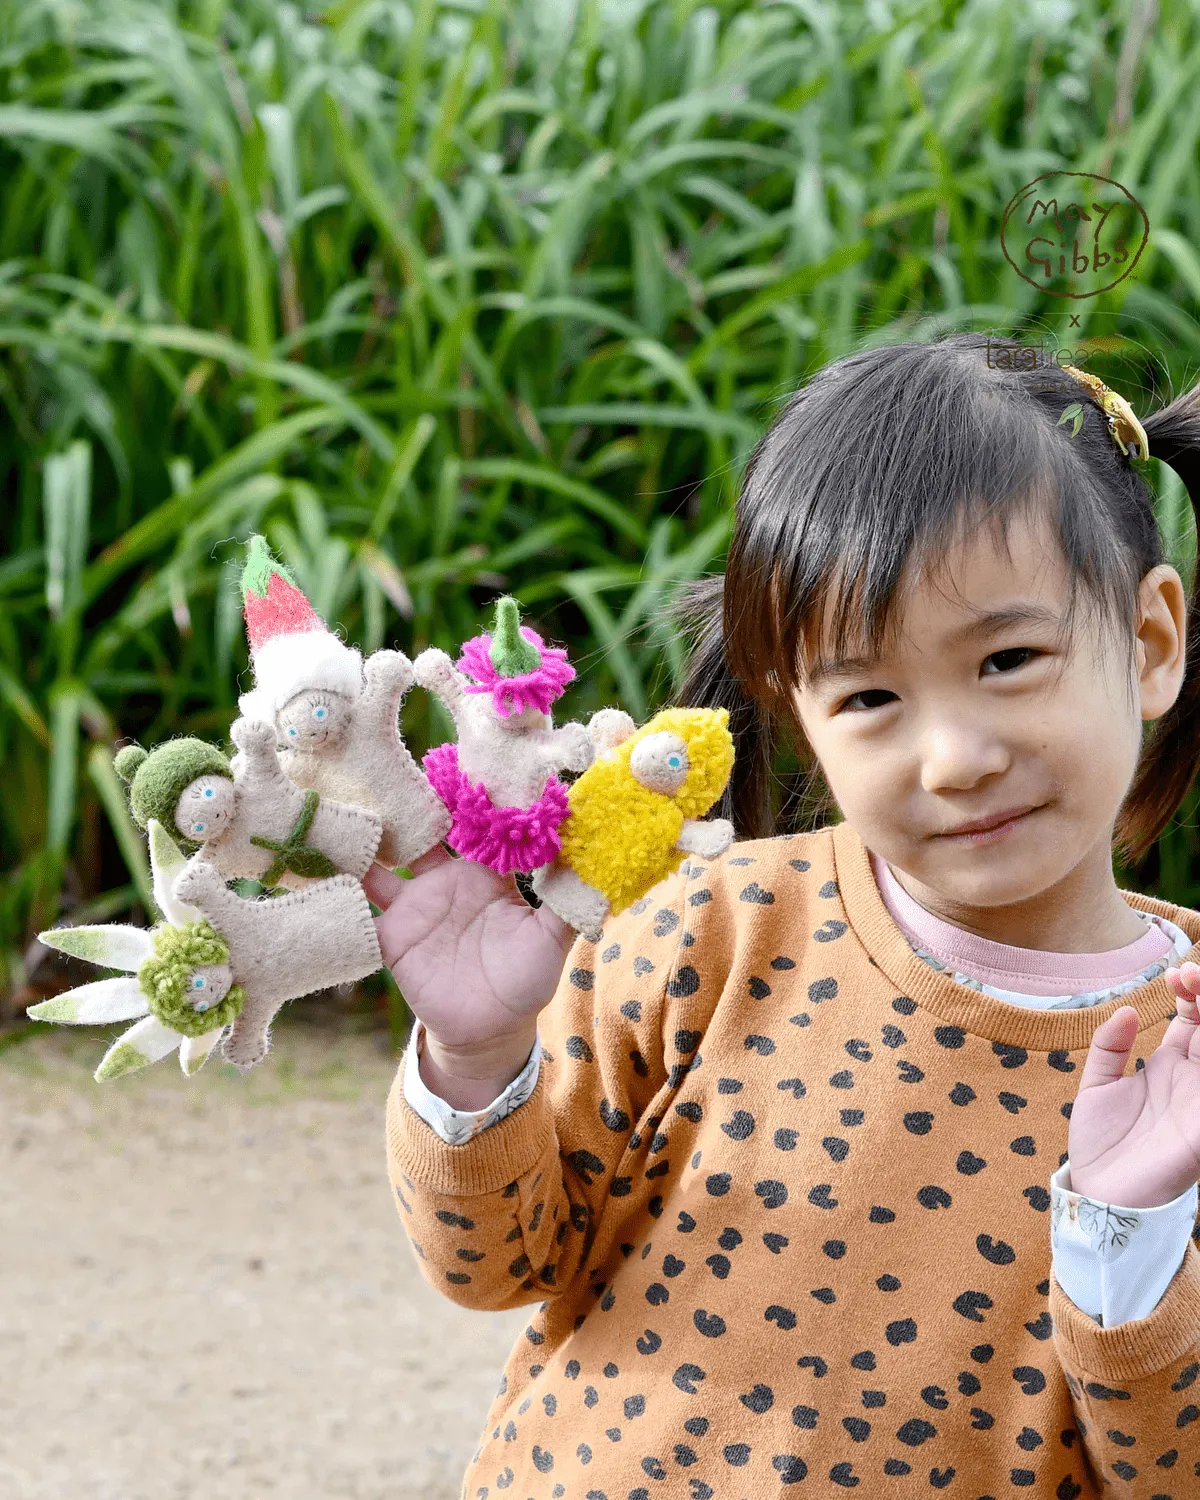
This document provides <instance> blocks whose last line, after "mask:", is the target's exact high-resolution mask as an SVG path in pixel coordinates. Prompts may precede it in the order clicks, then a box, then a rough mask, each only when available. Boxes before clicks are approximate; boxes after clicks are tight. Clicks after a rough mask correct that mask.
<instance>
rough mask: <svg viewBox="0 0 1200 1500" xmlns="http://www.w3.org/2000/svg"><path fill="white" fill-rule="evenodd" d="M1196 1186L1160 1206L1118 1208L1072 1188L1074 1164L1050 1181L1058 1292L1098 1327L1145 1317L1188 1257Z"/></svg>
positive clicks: (1051, 1237) (1194, 1210) (1115, 1324)
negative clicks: (1186, 1256) (1066, 1297)
mask: <svg viewBox="0 0 1200 1500" xmlns="http://www.w3.org/2000/svg"><path fill="white" fill-rule="evenodd" d="M1196 1201H1197V1188H1196V1184H1195V1183H1193V1184H1192V1185H1191V1187H1190V1188H1188V1189H1187V1190H1186V1191H1185V1192H1182V1193H1180V1195H1179V1196H1178V1198H1173V1199H1172V1200H1171V1202H1170V1203H1163V1204H1160V1205H1159V1206H1158V1207H1157V1208H1121V1207H1118V1206H1117V1205H1115V1204H1111V1203H1100V1202H1098V1201H1097V1200H1096V1199H1094V1198H1085V1197H1084V1196H1083V1194H1082V1193H1077V1192H1074V1191H1073V1190H1072V1188H1071V1163H1070V1162H1069V1161H1065V1162H1064V1163H1063V1164H1062V1166H1061V1167H1059V1169H1058V1171H1057V1172H1055V1173H1054V1175H1053V1176H1052V1177H1051V1178H1050V1247H1051V1254H1052V1261H1053V1267H1054V1275H1055V1278H1056V1280H1057V1281H1058V1284H1059V1286H1061V1287H1062V1289H1063V1291H1064V1292H1066V1294H1067V1296H1068V1297H1070V1299H1071V1301H1072V1302H1074V1304H1075V1306H1076V1307H1078V1308H1079V1309H1080V1310H1081V1311H1082V1312H1085V1313H1087V1314H1088V1316H1089V1317H1091V1318H1094V1319H1095V1320H1096V1321H1097V1322H1098V1323H1099V1324H1100V1325H1101V1327H1102V1328H1115V1327H1116V1326H1117V1325H1118V1324H1119V1323H1130V1322H1132V1321H1133V1320H1134V1319H1136V1318H1144V1317H1146V1316H1148V1315H1149V1314H1150V1313H1152V1312H1153V1311H1154V1309H1155V1308H1156V1307H1157V1306H1158V1303H1159V1301H1160V1299H1161V1298H1162V1294H1163V1293H1164V1292H1165V1291H1166V1289H1167V1286H1168V1285H1169V1284H1170V1281H1171V1278H1172V1277H1173V1276H1174V1275H1175V1272H1176V1271H1178V1269H1179V1267H1180V1265H1181V1263H1182V1261H1183V1257H1184V1255H1185V1254H1186V1253H1187V1246H1188V1240H1189V1239H1190V1238H1191V1234H1192V1229H1193V1227H1194V1225H1195V1220H1196Z"/></svg>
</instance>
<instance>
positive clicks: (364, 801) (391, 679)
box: [238, 536, 450, 867]
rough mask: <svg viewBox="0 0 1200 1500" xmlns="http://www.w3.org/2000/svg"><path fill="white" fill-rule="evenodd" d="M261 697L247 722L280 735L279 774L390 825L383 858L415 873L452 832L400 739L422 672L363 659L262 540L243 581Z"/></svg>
mask: <svg viewBox="0 0 1200 1500" xmlns="http://www.w3.org/2000/svg"><path fill="white" fill-rule="evenodd" d="M242 600H243V604H244V608H245V617H246V634H247V636H248V637H249V641H250V655H251V662H252V665H253V668H254V688H253V689H252V690H251V691H250V692H248V693H243V694H242V696H241V698H240V699H239V700H238V703H239V707H240V709H241V711H242V714H243V716H244V717H245V718H246V719H253V720H263V721H265V722H267V723H269V724H271V725H273V726H274V729H275V734H276V743H277V745H278V746H279V747H280V764H281V765H282V767H283V770H284V773H285V775H286V776H287V777H288V778H289V780H291V781H293V782H294V783H295V784H296V785H297V786H298V787H301V788H303V789H304V790H310V791H315V792H318V793H319V794H320V795H321V797H322V798H326V797H329V798H336V799H337V800H338V801H339V802H345V803H350V804H353V805H356V806H359V807H365V808H369V809H370V810H371V811H372V812H373V813H375V814H377V815H378V817H379V818H380V820H381V821H382V824H383V834H382V837H381V839H380V842H379V848H378V851H377V853H376V856H375V857H376V858H377V859H379V860H380V861H381V863H383V864H385V865H389V866H392V867H395V866H397V865H409V864H411V863H412V861H413V860H415V859H417V858H418V857H419V856H420V855H422V854H425V853H426V852H427V851H428V850H430V849H432V848H433V846H434V845H435V844H437V843H438V842H439V841H440V840H441V838H442V837H443V836H444V835H445V833H446V831H447V829H448V828H449V827H450V814H449V813H448V812H447V811H446V808H445V807H444V805H443V804H442V801H441V799H440V798H439V797H438V796H437V795H436V793H435V792H434V790H433V788H432V787H431V786H430V785H429V782H428V780H427V779H426V777H425V774H424V772H423V771H422V770H421V768H420V766H418V765H417V763H416V761H415V760H414V759H413V757H412V756H411V755H410V754H409V751H408V748H407V746H406V745H405V743H404V741H403V740H402V739H401V737H400V727H399V713H400V704H401V701H402V700H403V698H404V695H405V693H406V692H407V691H408V690H409V688H410V687H411V686H412V685H413V681H414V677H413V668H412V663H411V662H410V661H409V659H408V658H407V657H406V656H405V655H404V654H403V653H402V652H400V651H376V652H375V653H374V654H373V655H372V656H370V657H368V658H367V661H366V663H365V665H364V663H363V659H362V655H361V653H360V652H358V651H357V650H355V649H354V648H353V647H352V646H347V645H346V644H345V643H344V642H343V641H341V640H339V639H338V637H337V636H336V635H334V634H333V632H332V631H331V630H329V629H328V627H327V626H326V624H325V622H324V621H323V620H322V619H321V617H320V615H318V614H317V613H316V611H315V610H314V609H313V607H312V605H311V604H310V603H309V602H308V600H307V599H306V598H305V596H304V594H303V593H302V592H301V591H300V589H299V588H297V587H296V584H295V581H294V580H293V579H292V577H291V575H290V574H289V573H288V572H287V570H286V569H285V568H283V567H282V566H281V565H280V564H279V563H278V562H276V561H275V559H274V558H273V557H272V556H271V553H270V551H269V550H268V548H267V544H266V542H265V541H264V539H263V538H262V537H260V536H255V537H251V538H250V547H249V555H248V557H247V559H246V566H245V569H244V571H243V574H242Z"/></svg>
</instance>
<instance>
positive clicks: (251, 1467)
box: [0, 1026, 528, 1500]
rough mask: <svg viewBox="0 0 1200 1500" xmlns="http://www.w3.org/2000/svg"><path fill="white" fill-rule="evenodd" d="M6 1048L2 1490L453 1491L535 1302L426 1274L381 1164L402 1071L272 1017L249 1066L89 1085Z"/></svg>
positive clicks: (20, 1494) (1, 1183) (1, 1181)
mask: <svg viewBox="0 0 1200 1500" xmlns="http://www.w3.org/2000/svg"><path fill="white" fill-rule="evenodd" d="M102 1051H103V1039H102V1037H101V1036H100V1035H99V1034H98V1033H96V1032H92V1033H90V1034H89V1035H81V1034H72V1033H64V1034H62V1035H58V1034H55V1035H52V1036H44V1037H38V1038H36V1039H34V1040H32V1041H30V1042H28V1043H26V1044H24V1045H22V1046H20V1047H18V1048H15V1049H13V1050H11V1051H9V1052H8V1053H6V1054H4V1055H2V1056H0V1372H2V1375H0V1495H3V1496H4V1497H5V1500H193V1497H195V1500H201V1497H203V1500H243V1497H245V1500H251V1497H253V1500H258V1497H262V1496H286V1497H287V1500H310V1497H311V1500H335V1497H336V1500H341V1497H353V1500H385V1497H386V1500H408V1497H413V1500H416V1497H420V1500H453V1497H457V1496H458V1494H459V1487H460V1482H461V1477H462V1472H463V1469H464V1468H465V1466H466V1463H467V1461H468V1459H469V1458H470V1455H471V1453H472V1451H473V1449H474V1446H475V1442H476V1439H477V1437H478V1433H479V1429H480V1427H481V1424H482V1421H483V1417H484V1414H485V1412H486V1409H487V1406H488V1403H489V1401H490V1399H491V1396H492V1393H493V1391H494V1390H495V1387H496V1383H497V1381H498V1378H499V1372H500V1369H501V1368H502V1366H503V1363H504V1359H505V1357H506V1355H507V1353H508V1349H509V1347H510V1345H511V1343H512V1340H513V1338H514V1337H515V1336H516V1334H517V1332H518V1331H519V1329H520V1328H522V1327H523V1326H524V1324H525V1323H526V1322H527V1321H528V1312H527V1311H525V1312H522V1311H521V1310H517V1311H516V1312H512V1313H505V1314H491V1313H472V1312H467V1311H465V1310H463V1309H460V1308H457V1307H455V1306H453V1305H452V1304H451V1303H449V1302H447V1301H445V1299H443V1298H442V1297H440V1296H439V1295H438V1294H437V1293H436V1292H434V1291H433V1290H432V1289H430V1288H429V1287H428V1286H426V1284H425V1283H424V1282H423V1281H422V1280H421V1278H420V1276H419V1274H418V1272H417V1269H416V1260H415V1258H414V1256H413V1254H412V1252H411V1250H410V1249H409V1247H408V1243H407V1241H406V1240H405V1238H404V1234H403V1231H402V1229H401V1228H400V1224H399V1221H398V1219H397V1216H396V1213H395V1210H394V1208H393V1207H392V1203H391V1199H390V1194H389V1188H388V1184H387V1179H386V1176H385V1173H384V1165H383V1132H382V1122H383V1102H384V1099H385V1097H386V1093H387V1088H388V1085H389V1083H390V1081H391V1077H392V1072H393V1064H392V1062H391V1061H390V1059H389V1058H387V1057H386V1056H385V1055H384V1053H383V1050H382V1047H381V1044H380V1043H379V1042H378V1041H377V1040H375V1039H373V1038H355V1037H350V1038H331V1037H330V1036H329V1035H328V1034H327V1033H314V1032H310V1031H308V1030H307V1029H305V1028H303V1027H299V1026H293V1027H291V1028H283V1029H281V1030H280V1031H279V1032H278V1034H277V1045H276V1048H275V1050H274V1051H273V1052H272V1055H271V1057H270V1058H269V1059H268V1060H267V1062H266V1063H265V1064H263V1066H262V1067H260V1068H258V1069H256V1070H255V1071H254V1072H253V1073H251V1074H249V1075H248V1076H247V1077H246V1078H244V1079H242V1078H239V1077H238V1076H237V1075H236V1074H235V1073H234V1072H233V1070H232V1069H231V1068H228V1067H221V1068H217V1067H214V1066H213V1065H211V1064H210V1065H209V1067H208V1068H206V1069H205V1070H204V1072H203V1073H201V1074H199V1075H198V1076H197V1077H196V1078H194V1079H192V1080H190V1081H188V1080H185V1079H184V1078H183V1077H182V1075H181V1074H180V1072H179V1069H178V1067H177V1066H176V1065H175V1063H174V1062H169V1063H160V1064H158V1065H157V1066H156V1067H154V1068H150V1069H147V1070H146V1072H145V1073H143V1074H140V1075H137V1076H135V1077H132V1078H128V1079H123V1080H121V1081H119V1082H118V1083H115V1084H108V1085H105V1086H104V1087H101V1086H100V1085H98V1084H94V1083H93V1082H92V1081H91V1078H90V1069H91V1068H92V1067H94V1066H95V1064H96V1062H97V1060H98V1059H99V1057H100V1055H101V1053H102Z"/></svg>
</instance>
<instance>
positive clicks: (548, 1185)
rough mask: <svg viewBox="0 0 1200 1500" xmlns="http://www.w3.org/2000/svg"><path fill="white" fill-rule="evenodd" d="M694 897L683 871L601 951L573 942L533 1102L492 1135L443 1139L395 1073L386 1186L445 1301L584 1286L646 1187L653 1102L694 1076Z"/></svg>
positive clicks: (493, 1304) (547, 1293) (542, 1020)
mask: <svg viewBox="0 0 1200 1500" xmlns="http://www.w3.org/2000/svg"><path fill="white" fill-rule="evenodd" d="M687 883H688V867H687V865H686V863H685V865H684V866H683V867H682V868H681V870H680V871H679V872H677V873H676V874H675V875H673V876H670V877H669V878H668V879H667V880H665V881H663V882H661V883H660V884H659V885H658V886H656V887H655V888H654V890H653V891H651V892H650V894H649V896H647V897H643V898H642V900H640V901H638V902H635V903H634V905H633V906H631V907H630V908H629V909H628V911H626V912H623V913H621V914H620V915H619V916H618V917H615V918H611V919H610V920H609V922H608V923H607V924H606V925H605V929H604V932H603V933H602V935H601V938H600V941H599V942H597V943H591V942H589V941H587V940H586V939H584V938H579V939H577V940H576V942H575V944H574V946H573V947H572V949H571V952H570V954H569V955H568V957H567V961H566V964H565V965H564V969H563V975H562V979H561V980H560V982H559V986H558V989H557V990H556V992H555V994H554V997H553V998H552V999H551V1001H550V1003H549V1005H548V1006H547V1007H546V1009H545V1010H543V1011H542V1013H541V1015H540V1016H539V1018H538V1032H539V1037H540V1042H541V1059H540V1066H539V1068H538V1074H537V1081H536V1084H535V1086H534V1088H533V1092H532V1093H531V1095H530V1096H529V1098H528V1099H527V1100H526V1101H525V1102H524V1103H523V1104H521V1105H520V1106H519V1107H518V1108H515V1109H513V1110H512V1111H511V1113H509V1114H507V1115H505V1116H504V1117H503V1118H502V1119H499V1120H496V1121H495V1122H494V1123H492V1124H489V1125H488V1127H487V1129H486V1130H480V1131H478V1132H476V1133H475V1134H473V1135H472V1136H471V1137H470V1139H468V1140H466V1141H465V1142H464V1143H463V1144H460V1145H451V1144H449V1143H448V1142H446V1141H445V1140H443V1139H441V1137H440V1136H439V1135H438V1133H437V1132H436V1131H435V1130H433V1129H432V1128H431V1127H430V1125H429V1124H427V1123H426V1122H425V1120H423V1119H422V1118H421V1117H420V1115H418V1114H417V1112H416V1111H415V1110H414V1109H413V1107H412V1105H411V1104H410V1103H409V1102H408V1101H407V1099H406V1097H405V1089H404V1081H403V1072H404V1069H403V1066H402V1068H401V1070H400V1072H399V1073H398V1074H397V1077H396V1081H395V1082H394V1084H393V1086H392V1089H391V1093H390V1094H389V1097H388V1108H387V1144H388V1168H389V1175H390V1177H391V1181H392V1185H393V1188H394V1191H395V1194H396V1202H397V1205H398V1209H399V1213H400V1218H401V1222H402V1223H403V1225H404V1228H405V1231H406V1232H407V1234H408V1236H409V1239H410V1241H411V1243H412V1247H413V1250H414V1252H415V1254H416V1256H417V1258H418V1265H419V1267H420V1270H421V1274H422V1275H423V1276H424V1278H425V1280H426V1281H428V1282H429V1283H430V1285H432V1286H434V1287H436V1288H437V1289H438V1290H439V1291H441V1292H442V1293H444V1294H445V1295H446V1296H447V1297H449V1298H451V1300H453V1301H455V1302H458V1303H460V1304H462V1305H463V1306H466V1307H473V1308H487V1309H501V1308H509V1307H518V1306H521V1305H522V1304H525V1303H530V1302H535V1301H541V1300H549V1299H552V1298H554V1297H556V1296H557V1295H558V1294H559V1293H560V1292H562V1291H563V1290H564V1288H566V1287H567V1286H568V1285H569V1284H570V1283H571V1282H572V1281H573V1280H574V1279H575V1278H576V1277H579V1276H582V1275H585V1274H586V1273H587V1271H588V1266H589V1259H592V1258H593V1257H592V1252H593V1247H595V1246H596V1243H597V1239H598V1236H600V1234H601V1231H602V1229H605V1228H606V1227H607V1226H609V1225H611V1224H612V1223H613V1221H614V1220H615V1219H616V1218H617V1217H619V1215H620V1207H621V1205H620V1202H619V1200H620V1199H621V1198H622V1197H625V1196H627V1195H629V1194H630V1193H631V1191H633V1184H634V1181H635V1177H636V1178H640V1177H641V1176H642V1174H646V1175H652V1174H653V1173H654V1167H653V1165H652V1159H651V1158H652V1153H653V1152H654V1151H655V1150H660V1149H661V1144H660V1137H659V1135H658V1132H657V1128H656V1127H657V1125H658V1123H659V1117H658V1116H656V1115H655V1114H654V1101H655V1099H656V1096H658V1095H659V1094H660V1093H662V1092H663V1091H664V1090H666V1089H668V1088H674V1087H675V1086H676V1085H677V1084H678V1081H679V1078H680V1076H681V1075H682V1073H685V1072H686V1071H687V1068H688V1066H689V1065H690V1061H691V1060H692V1059H694V1060H695V1061H696V1062H697V1063H698V1062H699V1055H698V1053H697V1052H696V1051H695V1049H696V1047H697V1046H698V1043H699V1039H700V1034H701V1032H700V1030H698V1029H695V1012H696V1001H695V996H696V991H697V988H698V979H697V973H696V968H695V965H696V964H697V963H698V962H699V960H698V959H696V957H695V956H694V955H695V953H696V952H697V951H698V946H697V948H693V947H692V944H693V943H695V942H696V932H697V930H698V929H699V928H700V927H701V926H702V925H703V923H704V917H705V910H704V907H703V905H701V904H697V905H693V904H691V903H690V902H689V901H688V899H687V895H686V888H687ZM713 989H719V986H709V987H706V992H711V991H712V990H713ZM668 1042H669V1043H670V1053H671V1060H668ZM689 1049H690V1056H689ZM600 1253H601V1252H599V1251H598V1252H597V1254H598V1255H599V1254H600Z"/></svg>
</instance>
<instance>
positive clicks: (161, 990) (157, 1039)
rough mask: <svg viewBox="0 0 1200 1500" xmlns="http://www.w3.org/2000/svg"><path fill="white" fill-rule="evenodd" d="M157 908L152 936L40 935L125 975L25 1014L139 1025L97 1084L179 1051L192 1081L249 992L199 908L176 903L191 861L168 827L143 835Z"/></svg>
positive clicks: (90, 930)
mask: <svg viewBox="0 0 1200 1500" xmlns="http://www.w3.org/2000/svg"><path fill="white" fill-rule="evenodd" d="M147 833H148V834H149V843H150V869H151V872H152V876H153V886H154V899H155V901H157V903H158V907H159V910H160V911H161V912H162V914H163V916H164V918H165V919H166V920H165V921H163V922H160V923H159V924H158V926H157V927H154V928H152V929H151V930H150V931H147V930H145V929H144V928H141V927H129V926H125V925H122V924H119V923H108V924H105V925H101V926H94V927H59V928H55V929H54V930H52V931H50V932H42V933H39V934H38V939H39V941H40V942H43V943H45V944H46V946H47V947H49V948H57V949H58V950H59V951H60V952H62V953H70V954H72V955H74V957H76V958H86V959H87V960H88V962H89V963H94V964H100V965H103V966H104V967H105V968H110V969H124V970H126V971H127V972H126V974H124V975H122V976H120V977H119V978H115V979H98V980H96V981H95V982H94V983H93V984H83V985H80V986H79V987H78V988H77V989H73V990H68V991H67V992H66V993H65V994H63V995H56V996H55V997H54V999H52V1000H44V1001H42V1003H41V1004H40V1005H33V1006H30V1008H29V1014H30V1015H31V1016H32V1017H33V1018H34V1019H35V1020H38V1021H60V1022H63V1023H66V1024H70V1025H76V1026H85V1025H86V1026H98V1025H104V1024H105V1023H107V1022H111V1021H133V1022H134V1024H133V1025H132V1026H131V1027H130V1028H129V1029H128V1031H126V1032H124V1033H123V1034H122V1035H121V1036H119V1037H118V1038H117V1040H116V1041H115V1042H114V1043H113V1044H112V1046H111V1047H110V1048H109V1049H108V1051H107V1052H106V1053H105V1054H104V1057H103V1058H102V1059H101V1062H100V1066H99V1067H98V1068H97V1069H96V1078H97V1079H99V1080H103V1079H106V1078H119V1077H120V1076H121V1074H122V1073H131V1072H133V1070H134V1069H135V1068H143V1067H145V1066H146V1064H147V1063H152V1062H158V1061H159V1059H160V1058H163V1057H166V1056H167V1055H168V1054H169V1053H171V1052H174V1051H175V1050H176V1049H178V1051H179V1065H180V1067H181V1068H182V1069H183V1071H184V1072H185V1073H187V1074H189V1075H190V1074H192V1073H195V1072H197V1071H198V1069H200V1068H201V1067H203V1065H204V1063H205V1061H206V1060H207V1058H208V1056H209V1053H210V1052H211V1051H212V1050H213V1048H214V1047H215V1046H216V1044H217V1043H218V1042H219V1041H220V1039H221V1037H222V1035H223V1033H224V1031H225V1028H226V1027H227V1026H228V1025H229V1024H230V1022H232V1021H233V1020H234V1019H235V1018H236V1017H237V1015H238V1014H239V1012H240V1011H241V1009H242V1007H243V1005H244V1004H245V1000H246V993H245V990H244V989H243V988H242V986H241V985H237V984H234V983H233V975H232V972H231V970H230V967H229V945H228V944H227V943H226V942H225V940H224V938H222V937H221V935H220V934H219V933H218V932H217V931H216V929H215V928H214V927H213V926H212V925H211V924H210V923H209V922H207V921H206V920H205V919H204V917H203V916H202V915H201V913H200V911H199V910H198V908H196V907H194V906H190V905H189V904H188V903H187V902H186V901H181V900H179V899H178V898H177V897H176V896H175V895H174V891H173V888H174V884H175V880H176V878H177V877H178V876H179V875H180V874H181V873H182V871H183V869H184V867H185V864H186V861H185V859H184V857H183V854H182V853H181V852H180V850H179V848H178V847H177V846H176V844H175V843H174V841H173V840H172V839H171V838H170V836H169V835H168V834H167V832H166V830H165V829H164V828H163V826H162V824H161V823H159V822H157V821H156V820H155V819H153V818H152V819H151V820H150V822H149V825H148V828H147Z"/></svg>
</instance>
